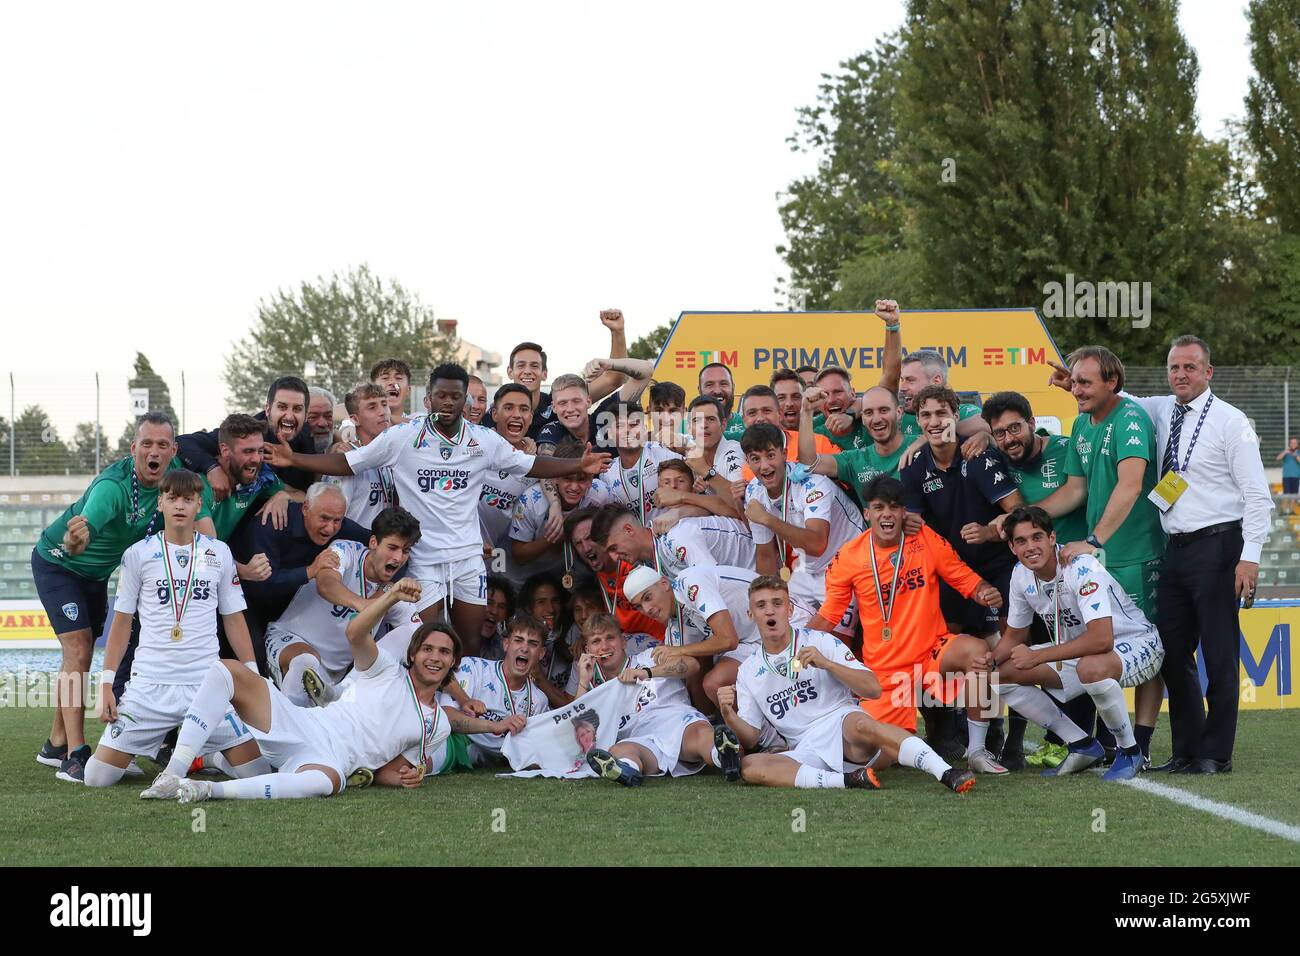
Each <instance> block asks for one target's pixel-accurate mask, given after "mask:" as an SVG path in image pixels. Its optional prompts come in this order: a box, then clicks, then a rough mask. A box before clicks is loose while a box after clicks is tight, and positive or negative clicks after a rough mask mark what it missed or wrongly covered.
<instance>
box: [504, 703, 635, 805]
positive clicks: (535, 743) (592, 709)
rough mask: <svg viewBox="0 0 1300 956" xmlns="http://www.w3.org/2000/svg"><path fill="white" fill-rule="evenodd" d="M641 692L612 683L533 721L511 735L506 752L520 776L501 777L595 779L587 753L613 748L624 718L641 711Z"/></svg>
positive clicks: (506, 742) (507, 741) (506, 745)
mask: <svg viewBox="0 0 1300 956" xmlns="http://www.w3.org/2000/svg"><path fill="white" fill-rule="evenodd" d="M639 692H640V688H639V687H638V685H637V684H623V683H620V682H619V681H617V680H609V681H606V682H605V683H603V684H601V685H600V686H599V687H596V688H595V689H593V690H589V691H587V693H585V694H583V695H582V696H581V697H579V698H578V699H577V700H575V701H574V702H573V703H571V704H567V705H565V706H564V707H561V708H559V709H558V710H548V711H546V712H545V713H543V714H538V715H537V716H536V717H533V718H530V719H529V721H528V726H527V727H525V728H524V729H523V730H522V731H520V732H519V733H517V734H510V735H509V736H507V737H506V740H505V744H504V745H503V746H502V748H501V753H502V754H504V755H505V758H506V760H508V761H510V766H511V767H512V768H514V770H515V771H516V772H515V773H513V774H501V776H503V777H563V778H566V779H569V780H577V779H579V778H581V777H594V776H595V775H596V774H595V772H594V771H593V770H592V769H591V768H590V767H589V766H587V754H588V753H589V752H590V751H591V750H592V749H593V748H600V749H601V750H609V749H610V748H611V747H613V746H614V744H615V743H616V742H617V741H618V730H619V727H620V726H622V724H623V721H624V718H625V717H628V716H630V715H632V714H633V713H635V712H636V699H637V694H638V693H639ZM529 768H533V769H529Z"/></svg>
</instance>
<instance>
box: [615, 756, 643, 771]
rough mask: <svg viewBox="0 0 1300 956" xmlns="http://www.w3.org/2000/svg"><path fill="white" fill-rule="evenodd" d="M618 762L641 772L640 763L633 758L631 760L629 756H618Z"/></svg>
mask: <svg viewBox="0 0 1300 956" xmlns="http://www.w3.org/2000/svg"><path fill="white" fill-rule="evenodd" d="M618 762H619V763H621V764H623V765H624V766H625V767H631V768H632V769H633V770H635V771H636V772H637V773H640V772H641V765H640V764H639V763H637V762H636V761H635V760H633V759H632V758H631V757H619V758H618Z"/></svg>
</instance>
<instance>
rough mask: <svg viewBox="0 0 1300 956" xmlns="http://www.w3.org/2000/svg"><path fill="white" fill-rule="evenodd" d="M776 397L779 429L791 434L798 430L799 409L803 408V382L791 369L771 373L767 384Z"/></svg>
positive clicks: (780, 369)
mask: <svg viewBox="0 0 1300 956" xmlns="http://www.w3.org/2000/svg"><path fill="white" fill-rule="evenodd" d="M767 384H768V385H769V386H771V388H772V393H773V394H774V395H776V408H777V414H778V415H779V416H780V419H781V428H782V429H783V430H784V431H788V432H793V431H798V430H799V409H800V408H801V407H802V406H803V390H804V384H803V380H802V379H800V378H799V376H798V375H797V374H795V372H794V370H793V369H788V368H779V369H777V370H776V371H775V372H773V373H772V378H771V379H770V380H769V381H768V383H767Z"/></svg>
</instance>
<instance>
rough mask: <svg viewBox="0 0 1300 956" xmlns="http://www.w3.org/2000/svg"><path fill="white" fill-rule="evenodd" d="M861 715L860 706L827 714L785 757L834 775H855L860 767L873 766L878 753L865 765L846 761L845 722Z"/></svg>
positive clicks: (847, 707) (848, 707) (844, 708)
mask: <svg viewBox="0 0 1300 956" xmlns="http://www.w3.org/2000/svg"><path fill="white" fill-rule="evenodd" d="M861 713H864V711H863V710H862V708H861V707H851V706H846V707H841V708H840V709H839V710H837V711H835V712H834V713H832V714H827V715H826V716H825V717H823V718H822V719H821V720H819V721H817V723H815V724H813V725H812V726H811V727H809V728H808V730H807V732H806V733H805V734H804V735H803V738H802V739H801V740H800V741H799V743H797V744H795V746H794V747H793V748H791V749H790V750H788V751H787V752H786V753H785V754H784V755H783V756H786V757H789V758H790V759H791V760H797V761H798V762H799V763H801V764H804V765H805V766H808V767H814V768H816V769H817V770H831V771H834V772H835V773H852V772H853V771H854V770H857V769H859V768H861V767H870V766H871V765H872V764H874V763H875V762H876V758H877V757H879V756H880V751H879V750H877V751H876V752H875V753H874V754H872V756H871V759H870V760H868V761H867V762H866V763H865V764H860V763H849V762H848V761H846V760H845V759H844V721H845V720H847V719H848V718H849V717H851V716H852V715H853V714H861Z"/></svg>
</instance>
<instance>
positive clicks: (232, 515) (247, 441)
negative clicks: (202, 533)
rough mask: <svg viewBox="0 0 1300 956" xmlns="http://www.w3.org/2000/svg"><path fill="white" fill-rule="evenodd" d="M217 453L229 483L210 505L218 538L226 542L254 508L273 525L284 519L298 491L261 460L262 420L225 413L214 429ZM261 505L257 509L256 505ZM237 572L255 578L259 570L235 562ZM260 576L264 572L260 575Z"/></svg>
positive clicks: (278, 524)
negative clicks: (215, 429)
mask: <svg viewBox="0 0 1300 956" xmlns="http://www.w3.org/2000/svg"><path fill="white" fill-rule="evenodd" d="M217 438H218V448H219V455H218V458H217V463H218V465H219V466H220V468H221V470H222V472H223V473H224V475H225V478H226V480H227V481H228V482H229V485H230V488H231V489H232V491H231V493H230V494H229V495H227V496H226V497H225V498H223V499H222V500H221V501H219V502H216V503H214V504H213V506H212V524H213V527H214V528H215V529H216V532H217V534H216V537H217V540H219V541H230V540H232V539H233V538H234V537H235V534H236V532H237V531H238V530H239V528H240V526H241V525H242V524H243V523H244V519H245V518H247V517H248V515H249V514H250V513H252V512H253V511H254V510H256V511H257V513H258V514H259V515H261V519H262V523H263V524H265V523H266V521H267V520H268V519H270V520H271V521H273V522H274V523H275V526H276V527H277V528H283V527H284V523H285V521H286V520H288V514H289V502H290V501H291V500H301V499H302V493H301V492H299V491H296V490H295V491H294V492H292V493H290V492H289V491H288V489H286V488H285V487H284V482H282V481H281V480H280V478H279V476H277V475H276V473H275V472H274V471H272V470H271V467H270V466H269V465H267V464H266V462H265V461H264V460H263V455H262V447H263V445H264V444H265V442H266V439H265V438H264V436H263V427H262V423H261V422H259V421H258V420H257V419H256V418H254V417H253V416H252V415H227V416H226V420H225V421H223V422H222V423H221V427H220V428H218V429H217ZM259 504H260V505H262V507H261V508H260V509H258V508H257V507H256V506H257V505H259ZM238 567H239V575H240V577H242V578H245V579H246V580H250V579H251V580H256V579H258V576H259V573H260V572H259V571H257V570H253V569H249V568H248V567H247V566H245V565H238ZM262 576H263V577H264V576H265V575H262Z"/></svg>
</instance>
